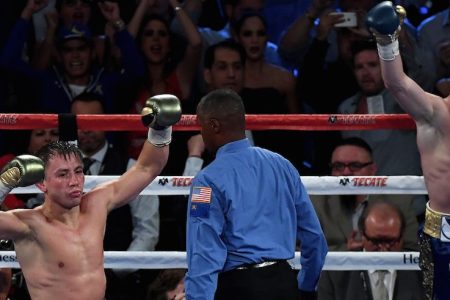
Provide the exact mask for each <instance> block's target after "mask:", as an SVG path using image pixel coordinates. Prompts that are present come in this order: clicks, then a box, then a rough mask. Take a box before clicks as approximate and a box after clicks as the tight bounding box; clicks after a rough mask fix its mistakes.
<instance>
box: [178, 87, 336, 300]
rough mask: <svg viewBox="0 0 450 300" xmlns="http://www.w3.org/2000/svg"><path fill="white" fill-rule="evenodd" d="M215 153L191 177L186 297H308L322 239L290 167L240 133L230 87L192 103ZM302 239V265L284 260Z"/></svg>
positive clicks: (238, 106) (240, 113)
mask: <svg viewBox="0 0 450 300" xmlns="http://www.w3.org/2000/svg"><path fill="white" fill-rule="evenodd" d="M197 118H198V122H199V124H200V126H201V134H202V137H203V141H204V143H205V146H206V148H207V149H208V151H209V152H211V153H212V154H214V155H215V160H214V161H213V162H212V163H211V164H210V165H208V166H207V167H206V168H205V169H203V170H202V171H200V173H198V175H197V176H196V177H195V178H194V180H193V182H192V188H191V193H190V196H189V206H188V212H187V214H188V228H187V259H188V273H187V275H186V280H185V287H186V299H188V300H189V299H195V300H203V299H208V300H210V299H211V300H212V299H218V300H222V299H227V300H230V299H233V300H235V299H245V300H252V299H255V300H256V299H258V300H264V299H273V300H282V299H314V298H315V296H316V292H315V291H316V287H317V283H318V280H319V276H320V272H321V270H322V267H323V264H324V261H325V256H326V254H327V244H326V240H325V237H324V235H323V232H322V229H321V228H320V224H319V221H318V218H317V216H316V213H315V211H314V208H313V206H312V204H311V201H310V199H309V197H308V194H307V192H306V190H305V188H304V186H303V184H302V182H301V180H300V175H299V173H298V171H297V170H296V169H295V167H294V166H293V165H292V164H291V163H290V162H289V161H288V160H286V159H285V158H283V157H282V156H280V155H279V154H276V153H274V152H271V151H268V150H266V149H262V148H259V147H252V146H251V145H250V143H249V141H248V140H247V139H246V138H245V109H244V105H243V103H242V100H241V98H240V97H239V96H238V95H237V94H236V93H235V92H233V91H231V90H223V89H222V90H215V91H213V92H211V93H209V94H208V95H206V96H205V97H204V98H202V100H201V101H200V103H199V104H198V106H197ZM297 240H299V241H301V258H300V263H301V265H302V270H301V271H300V272H299V273H298V276H297V275H296V272H295V271H294V270H292V268H291V266H290V265H289V264H288V262H287V260H288V259H291V258H293V257H294V253H295V248H296V241H297Z"/></svg>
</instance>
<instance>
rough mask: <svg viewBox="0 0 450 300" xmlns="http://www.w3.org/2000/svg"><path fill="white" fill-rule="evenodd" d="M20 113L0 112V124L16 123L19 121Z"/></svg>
mask: <svg viewBox="0 0 450 300" xmlns="http://www.w3.org/2000/svg"><path fill="white" fill-rule="evenodd" d="M17 118H18V115H11V114H7V115H5V114H0V124H5V125H14V124H16V123H17Z"/></svg>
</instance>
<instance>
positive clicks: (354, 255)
mask: <svg viewBox="0 0 450 300" xmlns="http://www.w3.org/2000/svg"><path fill="white" fill-rule="evenodd" d="M59 117H61V115H59V116H58V115H55V114H40V115H37V114H0V130H31V129H38V128H41V129H42V128H56V127H58V120H59ZM76 118H77V126H78V128H79V129H94V128H95V130H104V131H136V130H142V131H145V130H147V129H146V128H145V127H144V126H143V125H142V124H141V120H140V116H139V115H77V117H76ZM246 123H247V129H249V130H303V131H313V130H375V129H393V128H395V129H403V130H414V129H415V124H414V121H413V120H412V119H411V118H410V117H409V116H408V115H403V114H402V115H399V114H395V115H394V114H392V115H389V114H388V115H247V116H246ZM173 130H174V131H176V130H180V131H198V130H199V126H198V125H197V123H196V118H195V116H194V115H183V116H182V118H181V120H180V121H179V122H178V123H177V124H176V125H174V126H173ZM115 178H117V176H86V183H85V189H84V190H85V191H86V192H87V191H89V190H91V189H92V188H93V187H95V186H96V185H98V184H100V183H102V182H105V181H109V180H112V179H115ZM301 179H302V182H303V184H304V185H305V188H306V190H307V191H308V194H310V195H333V194H339V195H344V194H347V195H348V194H414V195H419V194H427V190H426V188H425V184H424V181H423V177H422V176H347V177H346V176H341V177H335V176H301ZM191 182H192V177H183V176H158V177H157V178H156V179H155V180H154V181H153V182H152V183H151V184H150V185H148V186H147V187H146V188H145V189H144V190H143V191H142V192H141V194H143V195H189V189H190V185H191ZM11 193H13V194H27V193H40V191H39V190H38V189H37V188H36V187H34V186H28V187H21V188H16V189H13V190H12V191H11ZM299 258H300V253H299V252H296V253H295V257H294V258H293V259H291V260H290V261H289V262H290V263H291V265H292V266H293V267H294V268H295V269H301V266H300V263H299V261H300V259H299ZM0 267H13V268H19V264H18V262H17V260H16V256H15V252H14V251H0ZM105 268H115V269H129V268H135V269H170V268H187V264H186V253H185V252H178V251H146V252H137V251H105ZM323 269H324V270H340V271H344V270H371V269H397V270H419V253H418V252H354V251H352V252H329V253H328V255H327V257H326V260H325V265H324V268H323Z"/></svg>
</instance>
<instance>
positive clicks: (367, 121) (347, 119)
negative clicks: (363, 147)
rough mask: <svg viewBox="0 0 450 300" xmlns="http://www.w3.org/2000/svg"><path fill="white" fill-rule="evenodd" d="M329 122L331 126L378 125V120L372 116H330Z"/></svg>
mask: <svg viewBox="0 0 450 300" xmlns="http://www.w3.org/2000/svg"><path fill="white" fill-rule="evenodd" d="M328 122H329V123H331V124H345V125H352V124H360V125H361V124H363V125H371V124H375V123H376V119H375V117H374V116H370V115H348V116H343V115H340V116H330V117H329V118H328Z"/></svg>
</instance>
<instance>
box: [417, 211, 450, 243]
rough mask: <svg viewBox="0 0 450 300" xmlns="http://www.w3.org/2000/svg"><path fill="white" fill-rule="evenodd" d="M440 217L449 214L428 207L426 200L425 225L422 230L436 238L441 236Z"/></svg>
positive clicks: (448, 215)
mask: <svg viewBox="0 0 450 300" xmlns="http://www.w3.org/2000/svg"><path fill="white" fill-rule="evenodd" d="M442 217H450V214H444V213H440V212H437V211H435V210H433V209H431V208H430V202H427V205H426V210H425V226H424V228H423V232H425V233H426V234H428V235H429V236H431V237H434V238H436V239H440V238H441V227H442Z"/></svg>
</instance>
